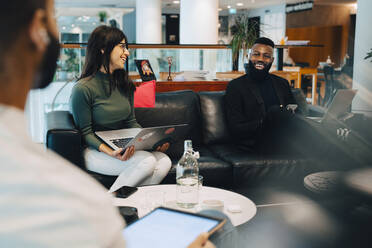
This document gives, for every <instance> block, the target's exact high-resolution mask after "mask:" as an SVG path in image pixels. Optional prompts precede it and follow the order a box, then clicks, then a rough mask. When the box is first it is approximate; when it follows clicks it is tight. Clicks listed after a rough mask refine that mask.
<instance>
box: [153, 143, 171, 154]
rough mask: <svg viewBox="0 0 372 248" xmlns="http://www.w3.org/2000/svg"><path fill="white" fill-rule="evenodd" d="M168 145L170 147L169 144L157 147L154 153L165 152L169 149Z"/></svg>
mask: <svg viewBox="0 0 372 248" xmlns="http://www.w3.org/2000/svg"><path fill="white" fill-rule="evenodd" d="M169 145H170V144H169V142H167V143H164V144H162V145H161V146H158V147H157V148H156V151H158V152H166V151H167V150H168V148H169Z"/></svg>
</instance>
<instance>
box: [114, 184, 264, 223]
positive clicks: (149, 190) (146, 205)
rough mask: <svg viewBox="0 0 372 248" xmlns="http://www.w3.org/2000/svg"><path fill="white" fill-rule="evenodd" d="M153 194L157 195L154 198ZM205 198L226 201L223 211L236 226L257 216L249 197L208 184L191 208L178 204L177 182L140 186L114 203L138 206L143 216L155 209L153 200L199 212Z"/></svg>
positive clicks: (164, 204) (172, 206) (158, 203)
mask: <svg viewBox="0 0 372 248" xmlns="http://www.w3.org/2000/svg"><path fill="white" fill-rule="evenodd" d="M159 193H160V194H159ZM151 196H155V197H153V198H152V197H151ZM161 198H163V199H161ZM204 200H220V201H222V202H223V203H224V209H223V213H224V214H226V215H227V216H228V217H229V218H230V220H231V222H232V224H233V225H234V226H238V225H241V224H243V223H246V222H247V221H249V220H250V219H252V218H253V216H255V214H256V211H257V208H256V205H255V204H254V203H253V202H252V201H251V200H250V199H248V198H247V197H245V196H243V195H240V194H238V193H235V192H232V191H228V190H224V189H219V188H214V187H208V186H202V188H201V189H200V190H199V204H198V205H196V206H195V207H194V208H190V209H186V208H180V207H178V206H177V204H176V185H175V184H162V185H151V186H141V187H138V191H137V192H135V193H134V194H132V195H131V196H129V197H128V198H125V199H123V198H114V205H115V206H131V207H136V208H137V210H138V217H139V218H141V217H142V216H144V215H146V214H147V213H148V212H150V211H151V210H152V209H153V207H154V206H152V202H157V205H163V206H165V207H169V208H176V209H180V210H183V211H189V212H199V211H201V210H203V209H202V208H201V205H200V203H201V202H202V201H204ZM237 207H238V209H239V208H240V212H239V211H238V212H236V210H237V209H236V208H237ZM233 210H235V211H233Z"/></svg>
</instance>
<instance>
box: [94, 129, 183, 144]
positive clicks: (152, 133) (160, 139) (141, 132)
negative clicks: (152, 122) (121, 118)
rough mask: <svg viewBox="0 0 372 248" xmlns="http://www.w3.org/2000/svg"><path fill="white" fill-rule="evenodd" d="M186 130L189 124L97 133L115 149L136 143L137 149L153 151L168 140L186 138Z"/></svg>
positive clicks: (170, 141) (171, 141)
mask: <svg viewBox="0 0 372 248" xmlns="http://www.w3.org/2000/svg"><path fill="white" fill-rule="evenodd" d="M186 132H187V124H180V125H170V126H159V127H148V128H126V129H118V130H110V131H97V132H95V134H96V135H97V136H98V137H99V138H101V139H102V140H103V141H104V142H105V143H106V144H107V145H108V146H110V147H111V148H112V149H114V150H117V149H120V148H124V149H125V148H127V147H129V146H132V145H134V147H135V148H136V150H148V151H152V150H155V149H156V148H157V147H158V146H159V145H162V144H164V143H166V142H169V143H173V142H174V141H176V140H178V139H184V138H185V135H186Z"/></svg>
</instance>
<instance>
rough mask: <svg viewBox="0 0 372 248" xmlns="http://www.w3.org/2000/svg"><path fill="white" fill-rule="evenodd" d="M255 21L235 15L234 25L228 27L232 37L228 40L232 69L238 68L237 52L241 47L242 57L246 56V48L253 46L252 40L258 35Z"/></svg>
mask: <svg viewBox="0 0 372 248" xmlns="http://www.w3.org/2000/svg"><path fill="white" fill-rule="evenodd" d="M258 25H259V24H258V23H257V22H256V21H250V20H249V18H248V17H247V16H245V15H239V16H236V17H235V20H234V25H232V26H231V27H230V30H231V34H232V35H233V38H232V40H231V42H230V46H231V51H232V56H233V70H234V71H237V70H238V64H239V61H238V60H239V52H240V49H243V59H242V62H243V63H244V58H246V56H247V52H248V49H249V48H251V47H252V46H253V43H254V41H255V40H256V39H257V37H258V33H257V31H256V30H257V26H258Z"/></svg>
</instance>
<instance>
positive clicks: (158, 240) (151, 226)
mask: <svg viewBox="0 0 372 248" xmlns="http://www.w3.org/2000/svg"><path fill="white" fill-rule="evenodd" d="M225 222H226V220H225V219H219V218H214V217H210V216H205V215H200V214H194V213H188V212H183V211H179V210H175V209H169V208H164V207H159V208H156V209H155V210H154V211H152V212H150V213H149V214H147V215H146V216H144V217H142V218H141V219H139V220H137V221H135V222H133V223H132V224H130V225H129V226H127V227H126V228H124V230H123V235H124V239H125V243H126V247H127V248H149V247H151V248H164V247H172V248H185V247H187V246H188V245H189V244H191V243H192V242H193V241H194V240H195V239H196V237H198V236H199V234H201V233H202V232H208V233H209V234H212V233H213V232H215V231H216V230H218V229H220V228H221V227H222V226H223V225H224V224H225Z"/></svg>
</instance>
